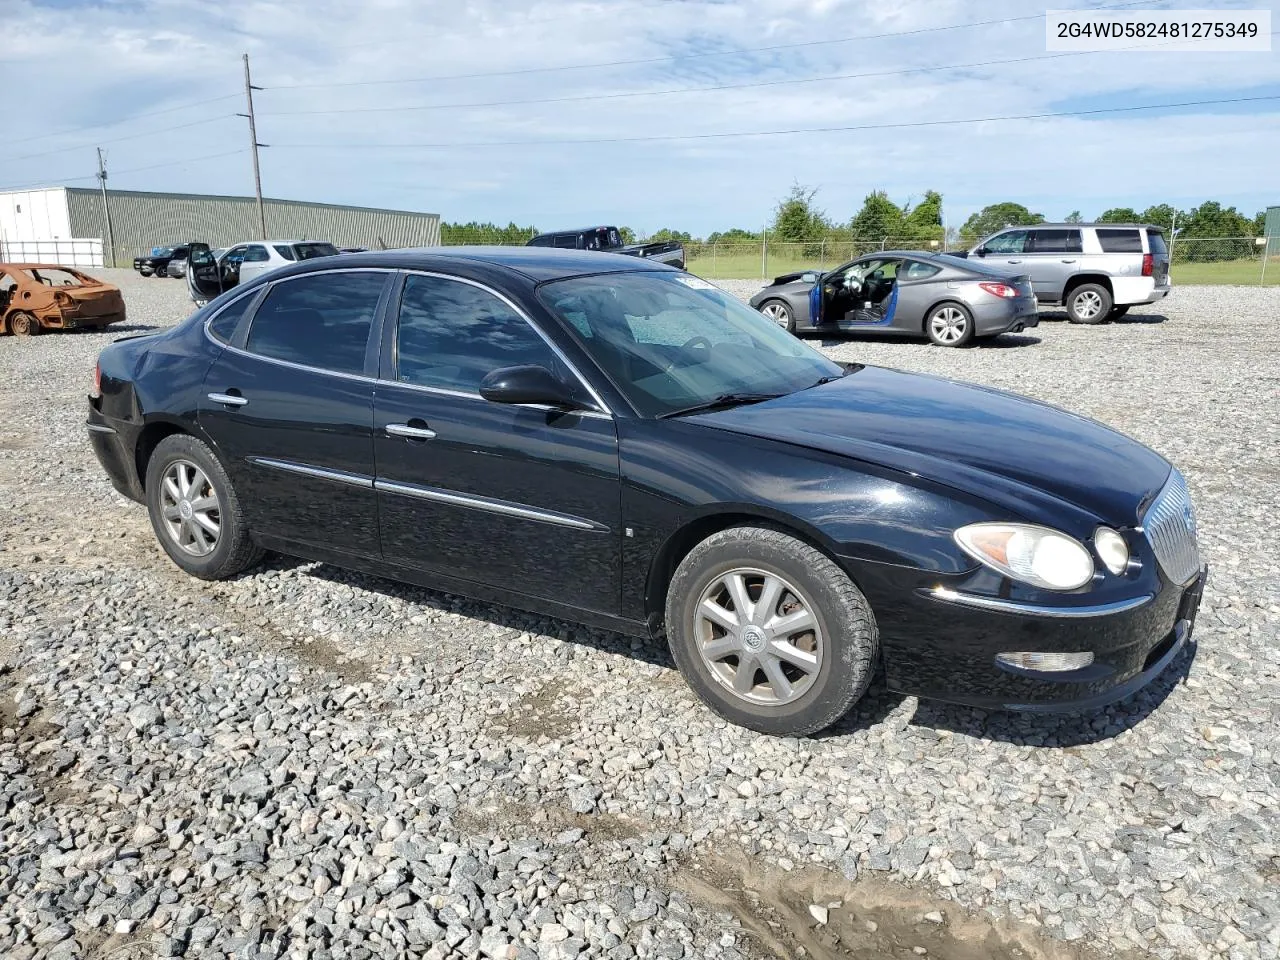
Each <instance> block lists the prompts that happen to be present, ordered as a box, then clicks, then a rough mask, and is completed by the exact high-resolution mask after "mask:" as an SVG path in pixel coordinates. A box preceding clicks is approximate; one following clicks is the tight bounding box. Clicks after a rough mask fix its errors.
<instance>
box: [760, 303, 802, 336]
mask: <svg viewBox="0 0 1280 960" xmlns="http://www.w3.org/2000/svg"><path fill="white" fill-rule="evenodd" d="M760 312H761V313H762V314H764V315H765V316H766V317H768V318H769V319H770V320H772V321H773V322H774V323H776V324H777V325H778V326H780V327H782V329H784V330H786V331H787V333H795V332H796V315H795V311H793V310H792V309H791V304H789V303H787V302H786V301H785V300H766V301H765V302H764V303H762V304H760Z"/></svg>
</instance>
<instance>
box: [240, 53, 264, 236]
mask: <svg viewBox="0 0 1280 960" xmlns="http://www.w3.org/2000/svg"><path fill="white" fill-rule="evenodd" d="M261 89H262V88H261V87H255V86H254V85H253V82H252V81H251V80H250V79H249V55H248V54H247V53H246V54H245V55H244V99H245V102H246V103H247V104H248V107H249V112H248V113H241V114H238V116H241V117H248V118H249V143H250V146H251V149H252V150H253V190H254V195H255V196H256V197H257V198H258V227H259V229H260V230H261V231H262V239H263V240H265V239H267V214H266V211H265V210H264V209H263V208H262V172H261V170H259V169H258V148H259V147H265V146H266V144H265V143H259V142H258V128H257V125H256V124H255V123H254V122H253V91H255V90H261Z"/></svg>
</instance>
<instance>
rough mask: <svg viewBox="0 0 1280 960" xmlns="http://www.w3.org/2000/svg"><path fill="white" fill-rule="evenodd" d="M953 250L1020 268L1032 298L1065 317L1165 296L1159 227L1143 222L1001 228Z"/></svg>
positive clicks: (1100, 315)
mask: <svg viewBox="0 0 1280 960" xmlns="http://www.w3.org/2000/svg"><path fill="white" fill-rule="evenodd" d="M959 256H962V257H963V256H968V257H970V258H974V259H977V260H981V261H982V262H983V263H985V264H990V265H992V266H996V267H1001V268H1004V269H1007V270H1012V271H1017V272H1018V273H1025V274H1027V275H1029V276H1030V277H1031V284H1032V286H1034V287H1035V291H1036V299H1037V300H1038V301H1040V302H1041V303H1052V304H1058V303H1060V304H1062V305H1063V306H1065V307H1066V309H1067V317H1068V318H1069V319H1070V320H1071V322H1072V323H1102V322H1104V321H1106V320H1114V319H1115V318H1117V317H1120V316H1123V315H1124V314H1125V312H1126V311H1128V309H1129V307H1131V306H1133V305H1134V304H1140V303H1155V302H1156V301H1158V300H1161V299H1163V298H1164V297H1166V296H1168V295H1169V291H1170V290H1171V289H1172V287H1173V280H1172V279H1171V278H1170V276H1169V248H1168V246H1167V245H1166V244H1165V242H1164V231H1162V230H1161V229H1160V228H1159V227H1153V226H1151V225H1150V224H1143V223H1041V224H1036V225H1035V226H1033V227H1007V228H1006V229H1004V230H1001V231H1000V232H999V233H995V234H992V235H991V236H989V237H987V239H985V240H983V241H982V242H981V243H980V244H978V245H977V246H976V247H974V248H973V249H972V250H969V251H968V252H967V253H962V254H959Z"/></svg>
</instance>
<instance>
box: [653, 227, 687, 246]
mask: <svg viewBox="0 0 1280 960" xmlns="http://www.w3.org/2000/svg"><path fill="white" fill-rule="evenodd" d="M649 239H650V240H679V241H680V242H681V243H691V242H693V237H692V235H690V234H689V233H688V232H687V231H683V230H672V229H670V228H668V227H663V228H662V229H661V230H656V231H654V232H653V233H652V234H650V235H649Z"/></svg>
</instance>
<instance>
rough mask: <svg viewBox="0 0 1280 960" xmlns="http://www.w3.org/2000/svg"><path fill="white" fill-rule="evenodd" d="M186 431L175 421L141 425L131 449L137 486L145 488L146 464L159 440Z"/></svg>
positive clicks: (158, 444) (149, 460)
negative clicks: (136, 475) (136, 439)
mask: <svg viewBox="0 0 1280 960" xmlns="http://www.w3.org/2000/svg"><path fill="white" fill-rule="evenodd" d="M186 432H187V431H186V430H183V429H182V428H181V427H180V426H178V425H177V424H176V423H167V422H161V423H149V424H147V425H146V426H145V427H143V429H142V433H141V434H140V435H139V436H138V444H137V446H136V447H134V451H133V460H134V466H135V467H136V468H137V470H138V486H139V487H140V488H141V489H143V490H145V489H146V488H147V464H148V463H150V462H151V455H152V454H153V453H155V452H156V447H158V446H160V441H161V440H163V439H164V438H165V437H171V436H173V435H174V434H175V433H186Z"/></svg>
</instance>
